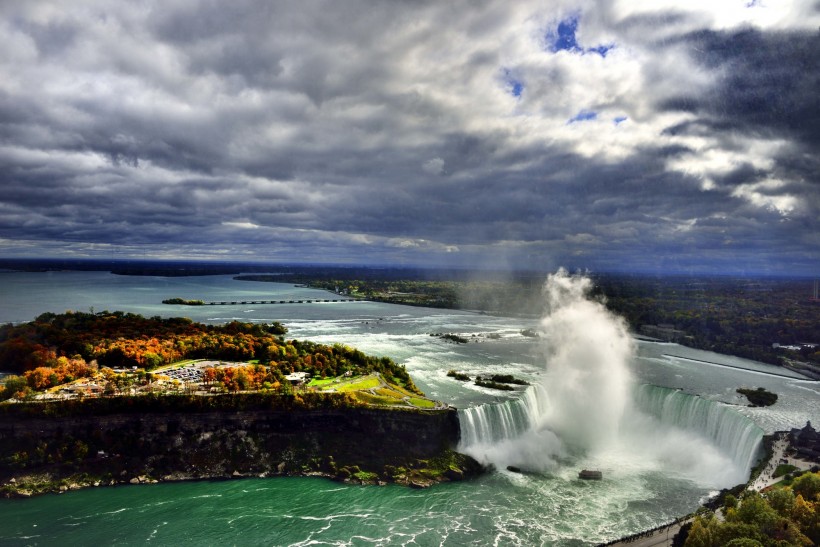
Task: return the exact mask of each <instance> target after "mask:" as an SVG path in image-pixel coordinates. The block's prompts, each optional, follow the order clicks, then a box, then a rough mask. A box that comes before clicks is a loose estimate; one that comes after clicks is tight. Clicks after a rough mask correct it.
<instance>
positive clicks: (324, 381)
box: [308, 378, 337, 388]
mask: <svg viewBox="0 0 820 547" xmlns="http://www.w3.org/2000/svg"><path fill="white" fill-rule="evenodd" d="M336 380H337V378H312V379H311V380H310V382H309V383H308V387H318V388H322V387H325V386H328V385H330V384H332V383H333V382H335V381H336Z"/></svg>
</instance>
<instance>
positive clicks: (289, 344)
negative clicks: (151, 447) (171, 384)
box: [0, 311, 418, 398]
mask: <svg viewBox="0 0 820 547" xmlns="http://www.w3.org/2000/svg"><path fill="white" fill-rule="evenodd" d="M286 333H287V329H286V328H285V327H284V326H282V325H281V324H280V323H278V322H274V323H271V324H253V323H242V322H239V321H232V322H229V323H226V324H224V325H205V324H201V323H195V322H193V321H191V320H190V319H187V318H179V317H177V318H168V319H163V318H161V317H158V316H157V317H151V318H146V317H143V316H141V315H138V314H132V313H124V312H108V311H103V312H99V313H84V312H66V313H62V314H54V313H44V314H42V315H40V316H39V317H37V318H36V319H35V320H34V321H31V322H29V323H24V324H21V325H11V324H8V325H4V326H2V327H0V370H4V371H10V372H14V373H16V374H17V375H19V376H12V377H9V378H7V379H6V382H5V388H4V390H3V392H2V393H0V398H10V397H17V396H19V395H22V396H25V395H26V394H27V393H30V392H32V391H39V390H43V389H48V388H49V387H54V386H57V385H62V384H65V383H68V382H71V381H73V380H76V379H78V378H83V377H90V376H92V375H96V374H102V375H103V376H104V377H105V378H104V379H105V380H106V385H108V386H111V387H110V389H111V390H112V391H113V392H114V393H112V394H116V393H119V392H122V391H123V388H124V387H127V386H125V385H120V384H127V383H129V382H131V383H133V382H134V378H135V377H136V382H137V383H139V382H141V381H143V380H144V379H145V376H147V375H148V374H149V373H150V371H151V370H153V369H156V368H157V367H160V366H162V365H166V364H169V363H174V362H178V361H181V360H185V359H203V358H205V359H214V360H224V361H233V362H237V361H240V362H251V361H252V362H253V364H252V365H250V366H243V367H220V368H215V369H207V370H206V377H205V382H206V384H216V383H218V384H222V385H224V386H226V387H228V388H229V389H230V390H231V391H238V390H244V389H261V388H273V389H277V388H279V387H280V386H282V387H283V388H284V387H286V385H287V384H288V383H287V382H285V381H284V380H283V376H284V375H287V374H290V373H292V372H305V373H307V374H308V375H309V376H311V377H315V378H325V377H337V376H342V375H344V374H345V373H349V374H354V375H363V374H370V373H373V372H378V373H380V374H381V375H382V377H383V378H384V379H385V380H386V381H387V382H389V383H393V384H396V385H399V386H401V387H404V388H405V389H407V390H409V391H412V392H414V393H418V389H417V388H416V386H415V385H414V384H413V381H412V379H411V378H410V376H409V375H408V374H407V371H406V370H405V368H404V367H403V366H400V365H397V364H396V363H394V362H393V361H392V360H391V359H389V358H386V357H382V358H378V357H372V356H368V355H365V354H364V353H362V352H360V351H358V350H356V349H353V348H350V347H348V346H344V345H341V344H335V345H333V346H328V345H322V344H315V343H312V342H307V341H299V340H285V338H284V335H285V334H286ZM115 369H117V370H115ZM124 369H125V370H135V369H136V371H138V374H136V375H135V374H130V373H129V374H126V373H124V372H122V371H123V370H124ZM140 374H142V375H143V378H140Z"/></svg>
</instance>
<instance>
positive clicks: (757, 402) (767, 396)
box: [737, 387, 777, 406]
mask: <svg viewBox="0 0 820 547" xmlns="http://www.w3.org/2000/svg"><path fill="white" fill-rule="evenodd" d="M737 392H738V393H740V394H741V395H745V396H746V398H747V399H748V400H749V403H750V405H751V406H772V405H773V404H775V403H776V402H777V393H772V392H771V391H766V390H765V389H764V388H762V387H759V388H757V389H748V388H738V389H737Z"/></svg>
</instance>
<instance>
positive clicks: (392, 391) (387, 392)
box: [376, 387, 405, 400]
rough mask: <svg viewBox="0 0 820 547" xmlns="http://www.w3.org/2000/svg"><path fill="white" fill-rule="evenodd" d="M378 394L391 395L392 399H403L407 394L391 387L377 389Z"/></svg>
mask: <svg viewBox="0 0 820 547" xmlns="http://www.w3.org/2000/svg"><path fill="white" fill-rule="evenodd" d="M376 395H381V396H382V397H390V398H392V399H398V400H402V399H404V397H405V395H404V394H403V393H400V392H399V391H398V390H396V389H390V388H386V387H382V388H379V389H377V390H376Z"/></svg>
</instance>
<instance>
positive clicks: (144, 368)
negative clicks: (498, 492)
mask: <svg viewBox="0 0 820 547" xmlns="http://www.w3.org/2000/svg"><path fill="white" fill-rule="evenodd" d="M283 330H284V331H285V332H284V333H283V332H282V331H283ZM285 333H286V329H284V327H283V326H282V325H281V324H279V323H274V324H271V325H267V324H252V323H243V322H238V321H232V322H230V323H227V324H225V325H204V324H200V323H195V322H193V321H191V320H190V319H185V318H170V319H162V318H160V317H151V318H145V317H142V316H140V315H136V314H129V313H123V312H108V311H103V312H99V313H82V312H66V313H64V314H54V313H46V314H42V315H40V316H39V317H38V318H37V319H35V320H34V321H32V322H30V323H24V324H21V325H4V326H2V327H0V369H1V370H13V371H14V372H16V373H17V374H16V375H13V376H10V377H7V378H6V379H5V382H4V385H3V387H2V389H1V390H0V399H3V400H4V402H2V403H0V492H2V493H3V494H5V495H7V496H20V495H22V496H25V495H33V494H38V493H43V492H60V491H65V490H69V489H73V488H79V487H85V486H97V485H110V484H121V483H133V484H136V483H144V482H155V481H173V480H190V479H217V478H220V479H221V478H231V477H247V476H276V475H319V476H326V477H330V478H334V479H337V480H344V481H349V482H358V483H387V482H393V483H398V484H405V485H409V486H415V487H426V486H429V485H431V484H433V483H435V482H441V481H449V480H462V479H464V478H466V477H469V476H472V475H474V474H476V473H479V472H480V471H481V467H480V466H479V464H478V463H477V462H475V461H474V460H472V459H471V458H469V457H467V456H465V455H463V454H459V453H457V452H455V451H454V447H455V446H456V444H457V442H458V437H459V426H458V416H457V411H456V410H455V409H453V408H450V407H448V406H447V405H443V404H441V403H438V402H436V401H433V400H431V399H428V398H427V397H425V396H424V394H423V393H421V392H420V391H419V390H418V388H417V387H416V386H415V384H414V383H413V381H412V379H411V378H410V376H409V375H408V374H407V371H406V370H405V369H404V367H403V366H400V365H397V364H396V363H394V362H393V361H392V360H390V359H388V358H385V357H382V358H377V357H372V356H368V355H365V354H363V353H362V352H360V351H358V350H356V349H353V348H350V347H348V346H344V345H341V344H335V345H332V346H329V345H322V344H315V343H312V342H306V341H299V340H287V339H285V336H284V334H285Z"/></svg>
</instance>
